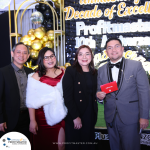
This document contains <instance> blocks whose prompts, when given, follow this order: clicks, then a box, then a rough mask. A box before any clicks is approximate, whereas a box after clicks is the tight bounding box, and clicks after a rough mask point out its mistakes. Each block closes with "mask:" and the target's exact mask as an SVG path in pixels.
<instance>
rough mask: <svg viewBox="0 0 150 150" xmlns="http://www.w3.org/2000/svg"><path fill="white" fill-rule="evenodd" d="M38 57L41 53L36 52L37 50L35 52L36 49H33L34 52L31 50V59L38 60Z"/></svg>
mask: <svg viewBox="0 0 150 150" xmlns="http://www.w3.org/2000/svg"><path fill="white" fill-rule="evenodd" d="M38 55H39V51H36V50H34V49H32V50H30V57H31V58H32V59H35V60H36V59H37V58H38Z"/></svg>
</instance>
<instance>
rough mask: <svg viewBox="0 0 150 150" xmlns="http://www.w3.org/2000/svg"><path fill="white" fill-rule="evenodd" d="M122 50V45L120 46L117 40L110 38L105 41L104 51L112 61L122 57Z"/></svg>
mask: <svg viewBox="0 0 150 150" xmlns="http://www.w3.org/2000/svg"><path fill="white" fill-rule="evenodd" d="M123 52H124V47H122V45H121V44H120V42H119V41H118V40H112V41H110V42H108V43H107V47H106V53H107V55H108V57H109V58H110V60H111V61H112V62H113V63H116V62H117V61H118V60H119V59H121V58H122V56H123Z"/></svg>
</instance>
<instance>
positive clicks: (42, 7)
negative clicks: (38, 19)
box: [40, 4, 46, 12]
mask: <svg viewBox="0 0 150 150" xmlns="http://www.w3.org/2000/svg"><path fill="white" fill-rule="evenodd" d="M40 8H41V11H42V12H43V11H45V9H46V5H45V4H41V5H40Z"/></svg>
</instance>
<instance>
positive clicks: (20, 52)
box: [0, 42, 33, 138]
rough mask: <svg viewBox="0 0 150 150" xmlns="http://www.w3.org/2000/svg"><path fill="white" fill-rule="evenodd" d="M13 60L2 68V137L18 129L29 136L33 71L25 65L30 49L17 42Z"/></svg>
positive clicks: (0, 114) (0, 72)
mask: <svg viewBox="0 0 150 150" xmlns="http://www.w3.org/2000/svg"><path fill="white" fill-rule="evenodd" d="M11 55H12V57H13V62H12V63H11V64H10V65H8V66H6V67H3V68H0V137H1V136H2V135H4V134H5V133H7V132H11V131H17V132H20V133H22V134H24V135H25V136H27V137H28V138H29V121H30V120H29V113H28V109H27V107H26V102H25V101H26V85H27V75H28V74H29V73H31V72H33V71H32V69H29V68H27V67H24V66H23V65H24V63H25V62H26V61H27V59H28V58H29V49H28V47H27V46H26V45H24V44H23V43H21V42H20V43H17V44H16V45H15V46H14V47H13V49H12V51H11Z"/></svg>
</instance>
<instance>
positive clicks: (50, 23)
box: [46, 20, 53, 30]
mask: <svg viewBox="0 0 150 150" xmlns="http://www.w3.org/2000/svg"><path fill="white" fill-rule="evenodd" d="M46 28H47V30H52V29H53V23H52V21H51V20H48V21H47V25H46Z"/></svg>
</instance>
